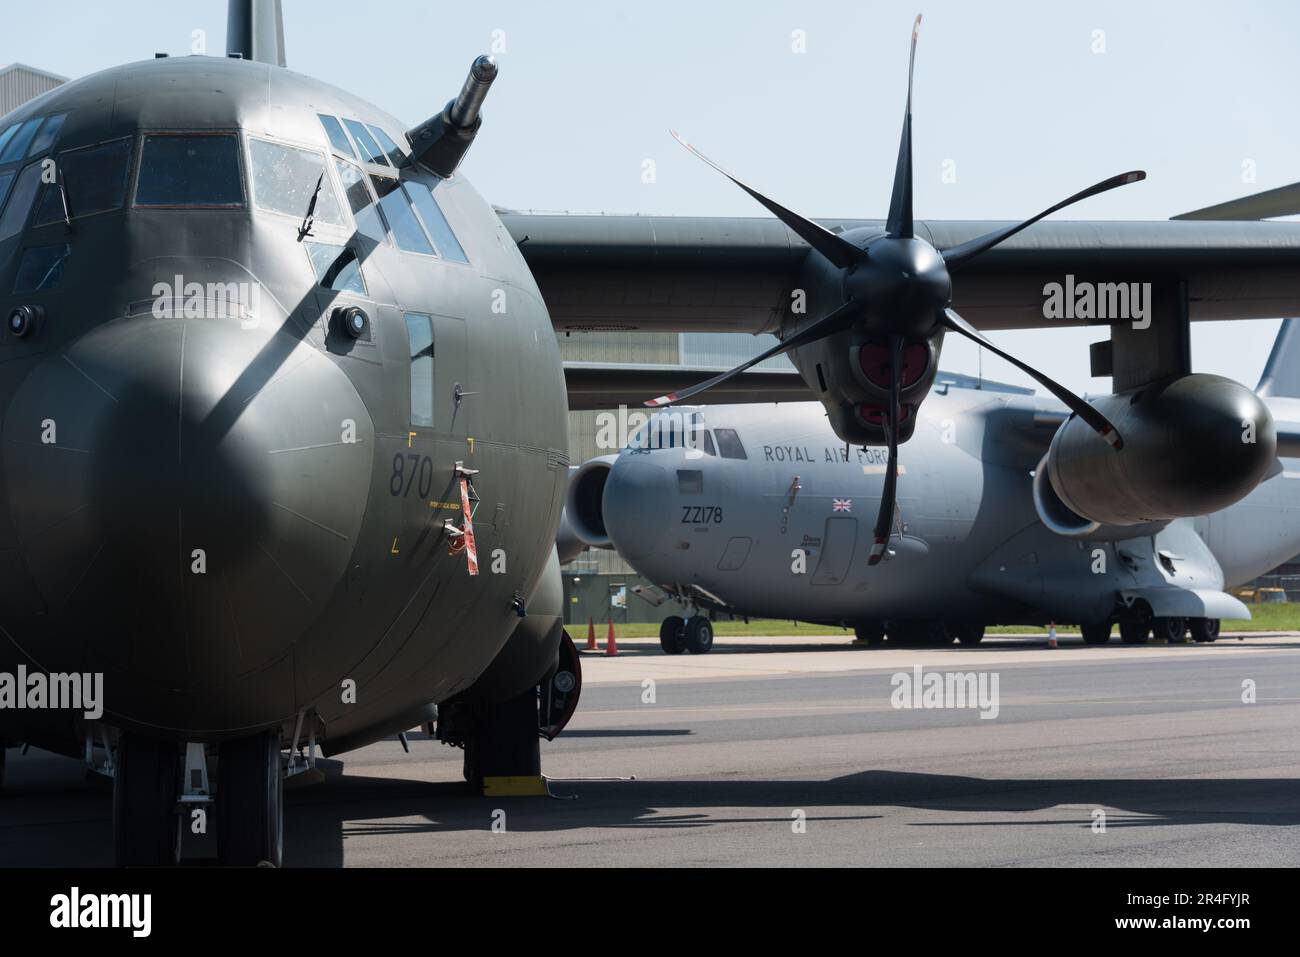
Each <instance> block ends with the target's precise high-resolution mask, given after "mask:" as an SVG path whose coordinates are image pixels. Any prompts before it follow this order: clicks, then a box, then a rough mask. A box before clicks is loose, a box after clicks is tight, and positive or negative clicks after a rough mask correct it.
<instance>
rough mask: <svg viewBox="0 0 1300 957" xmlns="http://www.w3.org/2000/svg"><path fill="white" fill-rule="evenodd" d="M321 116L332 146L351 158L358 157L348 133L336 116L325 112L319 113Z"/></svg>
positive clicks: (321, 121)
mask: <svg viewBox="0 0 1300 957" xmlns="http://www.w3.org/2000/svg"><path fill="white" fill-rule="evenodd" d="M316 115H317V116H318V117H320V125H321V126H323V127H324V128H325V135H326V136H327V137H329V141H330V146H332V147H334V148H335V149H336V150H338V151H339V152H340V153H342V154H343V155H344V156H346V157H348V158H349V159H356V155H357V154H356V151H355V150H353V149H352V141H351V140H349V139H348V134H346V133H344V132H343V127H342V126H341V125H340V124H339V121H338V120H336V119H335V118H334V117H332V116H329V115H327V114H325V113H317V114H316Z"/></svg>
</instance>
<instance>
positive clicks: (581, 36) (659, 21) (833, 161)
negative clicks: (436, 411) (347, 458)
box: [0, 0, 1300, 392]
mask: <svg viewBox="0 0 1300 957" xmlns="http://www.w3.org/2000/svg"><path fill="white" fill-rule="evenodd" d="M225 7H226V5H225V3H224V2H223V0H194V2H186V0H133V2H131V3H129V4H105V3H102V2H97V0H61V2H60V3H59V4H58V5H57V7H53V8H52V7H50V6H48V5H44V4H33V3H23V4H17V3H11V4H6V10H5V30H4V32H3V35H0V65H3V64H6V63H9V62H11V61H20V62H24V63H27V64H30V65H32V66H35V67H39V68H42V69H46V70H51V71H53V72H55V73H60V74H62V75H64V76H70V77H75V76H81V75H84V74H86V73H89V72H93V71H95V70H99V69H103V68H105V67H108V66H112V65H114V64H117V63H121V62H125V61H129V60H137V59H145V58H148V57H150V56H152V54H153V53H154V52H155V51H166V52H169V53H171V54H173V55H181V54H185V53H188V52H190V50H191V44H192V43H193V39H192V36H193V31H195V30H203V31H205V35H206V42H207V48H208V51H209V52H210V53H214V54H217V55H220V54H221V53H222V52H223V51H224V48H225ZM917 12H923V13H924V14H925V20H924V23H923V24H922V26H921V37H920V44H919V47H918V51H917V63H916V88H915V93H914V103H913V110H914V135H915V146H914V150H915V159H916V174H915V175H916V183H915V193H916V215H917V217H918V218H936V219H939V218H951V219H968V218H969V219H974V218H990V219H1014V218H1020V217H1023V216H1027V215H1032V214H1033V213H1035V212H1037V211H1038V210H1040V209H1042V208H1044V207H1045V206H1049V205H1051V204H1052V203H1054V202H1056V201H1058V200H1060V199H1062V198H1064V197H1065V196H1067V195H1069V194H1070V193H1073V192H1075V191H1076V190H1078V189H1081V188H1082V187H1084V186H1086V185H1089V184H1091V183H1093V182H1096V181H1097V180H1100V179H1102V178H1104V177H1106V176H1108V175H1110V174H1112V173H1116V172H1120V171H1122V170H1127V169H1133V168H1141V169H1145V170H1147V173H1148V177H1149V178H1148V179H1147V181H1146V182H1144V183H1140V184H1137V185H1134V186H1129V187H1126V188H1124V189H1122V190H1118V191H1116V192H1115V193H1112V194H1109V195H1106V196H1102V197H1099V198H1095V199H1092V200H1087V201H1085V202H1084V203H1081V204H1079V205H1078V206H1076V207H1074V209H1073V210H1072V211H1071V212H1070V213H1069V214H1068V215H1069V216H1071V217H1072V218H1078V219H1165V218H1167V217H1169V216H1171V215H1173V214H1176V213H1179V212H1183V211H1186V210H1189V209H1195V208H1197V207H1200V206H1205V205H1208V204H1210V203H1215V202H1220V201H1223V200H1226V199H1230V198H1233V197H1236V196H1242V195H1246V194H1248V193H1251V192H1256V191H1259V190H1264V189H1269V188H1272V187H1275V186H1282V185H1285V184H1287V183H1291V182H1294V181H1296V180H1300V123H1298V122H1297V121H1296V120H1297V117H1296V114H1297V108H1296V105H1295V99H1296V94H1297V91H1300V58H1297V57H1296V50H1297V49H1298V48H1300V4H1296V3H1293V2H1290V0H1276V2H1234V3H1231V4H1229V3H1216V4H1210V3H1204V2H1172V0H1171V2H1141V3H1139V2H1135V0H1128V2H1100V0H1090V2H1086V3H1082V2H1075V3H1065V2H1055V3H1050V4H1049V3H1041V2H998V3H989V4H977V3H970V2H927V3H924V5H921V4H919V3H918V2H917V0H910V2H908V3H897V2H889V0H877V2H871V3H864V2H862V0H856V2H854V0H847V2H813V0H802V2H794V0H746V2H740V0H719V2H712V3H704V2H699V0H692V2H679V0H655V2H653V3H645V2H640V3H630V2H624V0H599V2H596V0H593V2H553V3H545V4H542V3H536V2H532V3H527V2H502V3H493V2H476V3H474V4H446V3H434V2H429V0H425V2H420V0H386V2H385V3H383V4H367V3H357V2H343V0H310V2H309V0H286V2H285V21H286V32H287V37H288V41H287V49H288V60H289V66H290V68H292V69H295V70H299V71H301V72H303V73H307V74H311V75H314V76H318V77H320V78H322V79H325V80H329V81H330V82H333V83H335V84H338V85H340V86H343V87H346V88H348V89H350V90H352V91H353V92H354V93H357V94H359V95H361V96H363V97H365V98H366V99H369V100H371V101H373V102H374V103H376V104H377V105H379V106H381V107H382V108H384V109H387V110H388V111H390V112H392V113H394V114H395V115H397V116H398V117H399V118H401V119H403V120H406V121H407V122H409V123H410V124H412V125H414V124H415V123H417V122H419V121H421V120H423V119H425V118H426V117H427V116H429V115H430V114H432V113H434V112H436V111H437V110H439V109H441V107H442V106H443V104H444V103H445V102H446V101H447V100H448V99H450V98H451V97H452V96H454V95H455V93H456V92H457V90H458V89H459V86H460V83H461V82H462V80H463V79H464V75H465V71H466V69H467V68H468V66H469V63H470V61H471V60H472V59H473V58H474V56H475V55H477V54H479V53H483V52H493V50H494V47H495V52H496V54H497V57H498V60H499V62H500V65H501V76H500V79H499V80H498V82H497V84H496V85H495V87H494V88H493V90H492V93H491V95H490V98H489V101H488V104H487V107H486V109H485V120H484V128H483V132H482V133H481V135H480V136H479V139H478V142H477V143H476V144H475V146H474V149H473V150H472V152H471V153H470V155H469V158H468V159H467V161H466V163H465V165H464V167H463V171H464V172H465V174H466V175H467V176H468V177H469V178H470V179H471V180H472V181H473V182H474V184H475V185H476V186H477V187H478V189H479V190H480V191H481V192H482V193H483V194H484V196H486V197H487V199H488V200H490V201H491V202H494V203H497V204H499V205H503V206H511V207H516V208H522V209H540V210H573V211H605V212H613V213H643V214H650V213H653V214H674V215H718V216H751V215H752V216H758V215H763V214H764V211H763V210H762V209H761V207H759V206H758V205H757V204H756V203H754V202H753V201H752V200H750V199H749V198H748V197H746V196H745V195H744V194H743V193H741V192H740V191H739V190H737V189H736V188H735V187H733V186H731V185H730V184H729V183H727V182H726V181H725V180H723V179H722V178H721V177H719V176H718V175H717V174H716V173H714V172H712V171H711V170H709V169H707V168H706V167H704V166H703V165H702V164H700V163H699V162H698V161H697V160H695V159H693V158H692V157H690V156H689V155H688V154H687V153H685V151H683V150H682V149H681V148H680V147H679V146H677V144H675V143H674V142H672V140H671V139H670V137H669V136H668V129H669V128H670V127H671V128H676V129H679V130H681V131H682V132H683V134H684V135H686V137H687V138H688V139H690V140H691V141H692V142H693V143H695V144H696V145H697V146H699V147H700V148H701V149H702V150H703V151H704V152H705V153H707V154H708V155H709V156H711V157H712V158H714V159H715V160H717V161H719V162H720V163H722V164H723V165H724V166H727V167H728V168H730V169H731V170H732V171H733V172H735V173H736V174H737V175H738V176H740V177H741V178H743V179H746V180H748V181H749V182H751V183H752V184H753V185H754V186H755V187H757V188H759V189H762V190H763V191H765V192H766V193H768V194H769V195H771V196H772V197H773V198H775V199H777V200H778V201H780V202H782V203H783V204H785V205H787V206H790V207H792V208H794V209H796V210H798V211H800V212H802V213H804V214H806V215H809V216H827V217H831V216H845V217H853V216H860V217H883V216H884V215H885V212H886V210H887V207H888V201H889V187H890V181H891V178H892V174H893V164H894V158H895V155H896V151H897V144H898V133H899V125H900V121H901V117H902V109H903V97H904V91H905V85H906V70H907V44H908V37H909V33H910V30H911V23H912V17H913V16H914V15H915V14H916V13H917ZM795 31H803V32H802V34H801V35H802V37H803V38H805V52H802V53H799V52H795V51H794V49H793V47H794V46H795V33H794V32H795ZM1095 31H1104V44H1105V52H1104V53H1103V52H1094V47H1095V46H1096V45H1097V43H1098V35H1097V34H1096V33H1095ZM502 44H504V49H502ZM645 160H653V161H654V163H655V171H656V177H655V182H654V183H652V184H647V183H643V182H642V169H643V163H644V161H645ZM945 160H952V161H953V162H954V163H955V168H956V173H957V176H956V182H955V183H945V182H943V181H942V179H941V171H942V168H943V163H944V161H945ZM1243 164H1246V169H1247V170H1253V175H1254V177H1255V182H1253V183H1247V182H1243ZM1276 330H1277V321H1276V320H1265V321H1258V322H1243V323H1198V324H1196V325H1194V326H1193V362H1194V366H1195V368H1196V369H1197V370H1198V371H1206V372H1218V373H1220V374H1223V375H1227V376H1231V377H1232V378H1235V379H1238V380H1240V381H1243V382H1246V383H1248V384H1250V385H1254V384H1255V381H1256V379H1257V378H1258V376H1259V372H1260V370H1261V368H1262V366H1263V362H1264V359H1265V357H1266V356H1267V354H1268V349H1269V346H1270V345H1271V343H1272V339H1273V336H1274V335H1275V334H1276ZM993 336H994V338H995V339H996V341H997V342H998V344H999V345H1001V346H1003V347H1004V348H1007V349H1009V350H1012V351H1014V352H1015V353H1017V354H1018V355H1020V356H1021V357H1022V358H1024V359H1025V360H1027V361H1029V362H1031V363H1033V364H1035V365H1038V366H1039V367H1040V368H1042V369H1043V370H1044V371H1045V372H1047V373H1048V374H1049V375H1052V376H1053V377H1055V378H1057V379H1059V380H1060V381H1062V382H1064V383H1065V384H1067V385H1069V386H1071V387H1072V388H1075V389H1076V390H1080V391H1093V392H1096V391H1100V390H1103V389H1105V388H1107V387H1108V383H1109V380H1104V379H1090V378H1089V377H1088V369H1087V343H1088V342H1090V341H1093V340H1095V339H1100V338H1103V337H1104V332H1103V331H1101V330H1097V329H1091V330H1089V329H1050V330H1038V331H1032V332H1018V333H1012V332H999V333H994V334H993ZM942 365H943V366H944V368H946V369H950V370H952V371H958V372H972V373H973V372H974V371H975V368H976V356H975V349H974V347H973V346H968V345H967V344H966V343H964V342H960V341H955V338H954V337H951V336H950V337H949V338H948V341H947V344H946V346H945V349H944V355H943V361H942ZM984 374H985V376H987V377H990V378H998V379H1002V380H1005V381H1009V382H1017V383H1021V384H1029V383H1028V380H1027V379H1026V377H1024V376H1023V375H1022V374H1021V373H1019V372H1018V371H1017V370H1015V369H1014V368H1012V367H1010V366H1008V365H1006V364H1005V363H1002V362H1001V361H1000V360H998V359H997V358H995V357H993V356H986V357H985V360H984Z"/></svg>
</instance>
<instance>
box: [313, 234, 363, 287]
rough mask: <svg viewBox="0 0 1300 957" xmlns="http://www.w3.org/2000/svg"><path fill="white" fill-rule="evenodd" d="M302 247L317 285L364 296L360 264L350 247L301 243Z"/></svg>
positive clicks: (354, 251)
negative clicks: (304, 249) (305, 251)
mask: <svg viewBox="0 0 1300 957" xmlns="http://www.w3.org/2000/svg"><path fill="white" fill-rule="evenodd" d="M303 246H305V247H306V249H307V256H308V258H310V259H311V268H312V271H313V272H314V273H315V274H316V282H317V284H318V285H320V286H321V287H323V288H325V289H337V290H339V291H340V292H354V293H356V294H357V295H358V296H364V295H366V280H365V277H364V276H363V275H362V274H361V263H360V262H359V261H358V260H357V254H356V250H354V249H353V248H352V247H351V246H335V245H334V244H333V243H311V242H307V243H303Z"/></svg>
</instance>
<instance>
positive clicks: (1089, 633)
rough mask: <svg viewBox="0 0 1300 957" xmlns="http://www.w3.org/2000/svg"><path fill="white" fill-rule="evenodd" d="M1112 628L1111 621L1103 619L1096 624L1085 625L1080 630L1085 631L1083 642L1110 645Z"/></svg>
mask: <svg viewBox="0 0 1300 957" xmlns="http://www.w3.org/2000/svg"><path fill="white" fill-rule="evenodd" d="M1110 629H1111V623H1110V622H1108V621H1103V622H1100V623H1099V624H1096V625H1083V626H1081V627H1080V629H1079V630H1080V631H1082V632H1083V643H1084V644H1085V645H1108V644H1110Z"/></svg>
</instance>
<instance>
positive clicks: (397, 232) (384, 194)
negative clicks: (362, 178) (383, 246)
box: [370, 175, 433, 256]
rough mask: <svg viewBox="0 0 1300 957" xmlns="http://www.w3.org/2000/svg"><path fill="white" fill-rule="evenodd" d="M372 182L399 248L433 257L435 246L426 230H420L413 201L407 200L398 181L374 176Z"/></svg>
mask: <svg viewBox="0 0 1300 957" xmlns="http://www.w3.org/2000/svg"><path fill="white" fill-rule="evenodd" d="M370 182H371V184H372V185H373V186H374V187H375V192H376V193H378V194H379V208H380V209H381V210H383V213H384V218H385V219H386V220H388V226H389V228H390V229H392V231H393V238H394V239H396V240H397V245H398V248H400V249H404V250H406V251H407V252H408V253H423V254H424V255H426V256H432V255H433V246H432V245H430V243H429V240H428V238H427V237H426V236H425V235H424V230H422V229H421V228H420V221H419V220H418V219H416V218H415V213H414V211H412V209H411V201H410V200H409V199H407V198H406V193H405V192H403V190H402V187H401V184H400V183H398V181H397V179H396V178H395V177H392V176H374V175H372V176H371V177H370Z"/></svg>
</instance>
